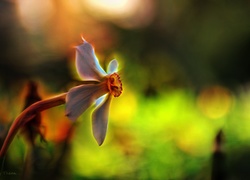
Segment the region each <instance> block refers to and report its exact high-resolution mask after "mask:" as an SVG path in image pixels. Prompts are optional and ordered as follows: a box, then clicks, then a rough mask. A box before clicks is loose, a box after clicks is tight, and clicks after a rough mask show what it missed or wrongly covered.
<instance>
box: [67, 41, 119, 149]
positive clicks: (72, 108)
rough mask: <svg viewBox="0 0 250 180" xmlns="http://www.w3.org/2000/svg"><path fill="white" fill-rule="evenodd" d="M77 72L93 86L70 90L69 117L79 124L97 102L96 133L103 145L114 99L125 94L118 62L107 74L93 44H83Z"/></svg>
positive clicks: (113, 64) (85, 42)
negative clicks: (83, 115)
mask: <svg viewBox="0 0 250 180" xmlns="http://www.w3.org/2000/svg"><path fill="white" fill-rule="evenodd" d="M76 68H77V72H78V74H79V76H80V77H81V78H82V79H83V80H87V81H91V82H92V83H90V84H89V83H88V84H82V85H80V86H77V87H74V88H72V89H70V90H69V92H68V94H67V96H66V116H68V118H69V119H71V120H72V121H75V120H76V119H77V118H78V117H79V116H80V115H81V114H82V113H83V112H84V111H85V110H86V109H87V108H88V107H89V106H91V105H92V104H93V103H94V102H96V106H97V107H96V109H95V110H94V111H93V114H92V129H93V134H94V137H95V139H96V140H97V142H98V144H99V145H101V144H102V143H103V141H104V139H105V136H106V130H107V124H108V114H109V106H110V102H111V99H112V96H114V97H118V96H120V94H121V93H122V83H121V80H120V76H119V75H118V74H117V68H118V62H117V61H116V60H112V61H111V62H110V63H109V65H108V69H107V72H105V71H104V70H103V69H102V67H101V66H100V64H99V61H98V59H97V57H96V56H95V53H94V49H93V47H92V46H91V44H89V43H88V42H87V41H85V40H83V44H81V45H79V46H77V47H76ZM104 95H105V96H104Z"/></svg>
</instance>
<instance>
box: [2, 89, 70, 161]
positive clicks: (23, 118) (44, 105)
mask: <svg viewBox="0 0 250 180" xmlns="http://www.w3.org/2000/svg"><path fill="white" fill-rule="evenodd" d="M66 95H67V93H63V94H60V95H59V96H56V97H53V98H50V99H45V100H41V101H38V102H36V103H34V104H32V105H30V106H29V107H28V108H26V109H25V110H24V111H23V112H21V114H19V116H18V117H17V118H16V119H15V121H14V122H13V123H12V125H11V127H10V129H9V132H8V134H7V136H6V138H5V140H4V143H3V146H2V148H1V152H0V157H3V156H5V154H6V152H7V149H8V147H9V145H10V143H11V142H12V140H13V138H14V137H15V135H16V133H17V132H18V130H19V129H20V128H21V127H22V126H23V125H24V124H26V123H27V122H29V121H30V120H31V119H32V118H33V117H34V116H35V115H36V114H37V113H39V112H41V111H44V110H46V109H50V108H52V107H55V106H59V105H61V104H65V101H66V99H65V98H66Z"/></svg>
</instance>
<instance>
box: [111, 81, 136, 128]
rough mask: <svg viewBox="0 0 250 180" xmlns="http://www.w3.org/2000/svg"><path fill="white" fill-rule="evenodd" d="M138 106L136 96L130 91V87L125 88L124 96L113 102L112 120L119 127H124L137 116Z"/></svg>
mask: <svg viewBox="0 0 250 180" xmlns="http://www.w3.org/2000/svg"><path fill="white" fill-rule="evenodd" d="M123 85H124V84H123ZM125 86H126V84H125ZM137 106H138V102H137V98H136V95H135V94H134V93H133V92H132V91H129V88H128V87H125V88H124V91H123V94H122V96H120V97H119V98H115V99H113V101H112V104H111V108H110V118H111V119H112V122H114V123H115V124H118V125H119V124H121V125H124V124H126V122H130V121H131V120H132V119H133V116H134V115H135V114H136V111H137Z"/></svg>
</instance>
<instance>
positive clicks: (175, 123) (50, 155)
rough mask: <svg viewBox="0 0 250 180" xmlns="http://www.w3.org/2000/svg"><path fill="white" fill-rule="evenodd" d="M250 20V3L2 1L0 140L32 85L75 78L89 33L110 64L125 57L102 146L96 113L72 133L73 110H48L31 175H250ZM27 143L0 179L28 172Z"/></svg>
mask: <svg viewBox="0 0 250 180" xmlns="http://www.w3.org/2000/svg"><path fill="white" fill-rule="evenodd" d="M249 17H250V2H249V1H248V0H238V1H228V0H220V1H215V0H203V1H198V0H189V1H184V0H70V1H68V0H61V1H57V0H43V1H30V0H16V1H12V0H0V107H1V108H0V123H1V124H0V130H1V131H0V140H1V144H2V142H3V140H4V138H5V136H6V133H7V131H8V128H9V126H10V124H11V123H12V121H13V120H14V119H15V117H17V116H18V114H19V113H20V112H21V111H22V109H23V106H24V102H25V94H26V93H27V90H26V89H27V82H29V81H30V80H33V81H35V82H37V84H38V93H39V94H40V96H41V97H42V99H45V98H48V97H51V96H53V95H56V94H60V93H62V92H66V91H67V90H69V88H71V87H73V86H74V85H76V84H77V81H78V80H79V77H78V76H77V73H76V70H75V65H74V61H75V59H74V58H75V49H74V46H76V45H78V44H80V43H82V40H81V36H83V37H84V38H85V39H86V40H87V41H88V42H90V43H91V44H92V45H93V46H94V47H95V51H96V55H97V56H98V58H99V61H100V63H101V65H102V66H103V67H106V65H107V64H108V63H109V61H110V60H112V59H113V58H116V59H117V60H118V61H119V63H120V67H121V68H120V74H121V78H122V81H123V86H124V92H123V94H122V95H121V96H120V97H119V98H114V99H113V101H112V104H111V108H110V118H109V127H108V133H107V137H106V140H105V142H104V144H103V145H102V146H101V147H99V146H98V145H97V143H96V142H95V140H94V138H93V135H92V131H91V119H90V114H91V112H92V110H93V108H90V109H89V110H88V111H87V112H85V113H84V114H83V115H82V116H81V117H80V118H79V120H78V122H77V124H76V126H74V127H73V128H74V129H73V132H71V130H72V129H71V127H70V126H71V123H70V122H69V120H68V119H67V118H66V117H65V116H64V108H65V107H64V106H60V107H55V108H53V109H50V110H48V111H45V112H43V113H42V123H43V127H44V129H45V137H46V139H47V143H41V142H39V141H37V145H36V147H35V148H34V149H33V155H34V160H33V161H32V166H33V168H32V171H33V173H32V176H33V178H36V179H39V178H41V179H42V178H45V177H54V178H57V179H169V180H174V179H190V180H191V179H211V178H212V179H216V177H214V176H213V175H212V174H213V173H214V171H216V169H217V170H218V172H219V175H220V173H221V174H222V175H223V177H227V179H248V178H249V177H250V172H249V163H248V162H249V161H250V152H249V150H250V114H249V110H250V89H249V85H248V83H249V77H250V70H249V67H250V55H249V47H250V21H249ZM220 130H222V132H223V138H222V139H223V140H221V141H218V140H216V139H215V137H216V135H217V133H218V132H219V131H220ZM69 134H70V135H69ZM26 143H27V142H25V140H24V139H23V138H22V137H21V135H20V134H19V135H18V136H17V137H16V138H15V139H14V141H13V143H12V144H11V146H10V148H9V151H8V154H7V156H6V159H5V163H4V165H2V173H1V176H0V178H6V179H7V178H8V179H9V178H13V179H15V178H17V179H18V178H19V177H20V176H21V174H22V172H23V169H24V166H25V156H26V155H27V154H28V153H27V151H28V150H27V144H26ZM216 145H217V146H220V147H221V148H222V150H221V151H219V150H218V148H217V146H216ZM216 153H219V156H216ZM220 155H221V156H220ZM218 157H223V158H218ZM214 162H215V163H214ZM218 164H219V165H218ZM217 165H218V166H217ZM7 172H9V174H8V173H7ZM10 172H13V173H14V174H11V173H10ZM216 172H217V171H216ZM219 175H218V176H219ZM215 176H216V175H215ZM217 179H218V178H217Z"/></svg>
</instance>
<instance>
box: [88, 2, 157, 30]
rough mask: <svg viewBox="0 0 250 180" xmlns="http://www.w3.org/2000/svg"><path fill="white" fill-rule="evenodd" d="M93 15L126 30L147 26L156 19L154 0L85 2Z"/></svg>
mask: <svg viewBox="0 0 250 180" xmlns="http://www.w3.org/2000/svg"><path fill="white" fill-rule="evenodd" d="M83 2H84V3H86V5H87V7H88V9H89V11H90V12H95V13H93V14H92V15H93V16H95V17H97V18H100V19H105V20H110V21H113V22H114V23H116V24H118V25H120V26H122V27H124V28H136V27H141V26H146V25H147V24H149V23H150V22H151V21H152V20H153V17H154V14H155V13H154V11H155V1H153V0H101V1H100V0H83Z"/></svg>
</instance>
